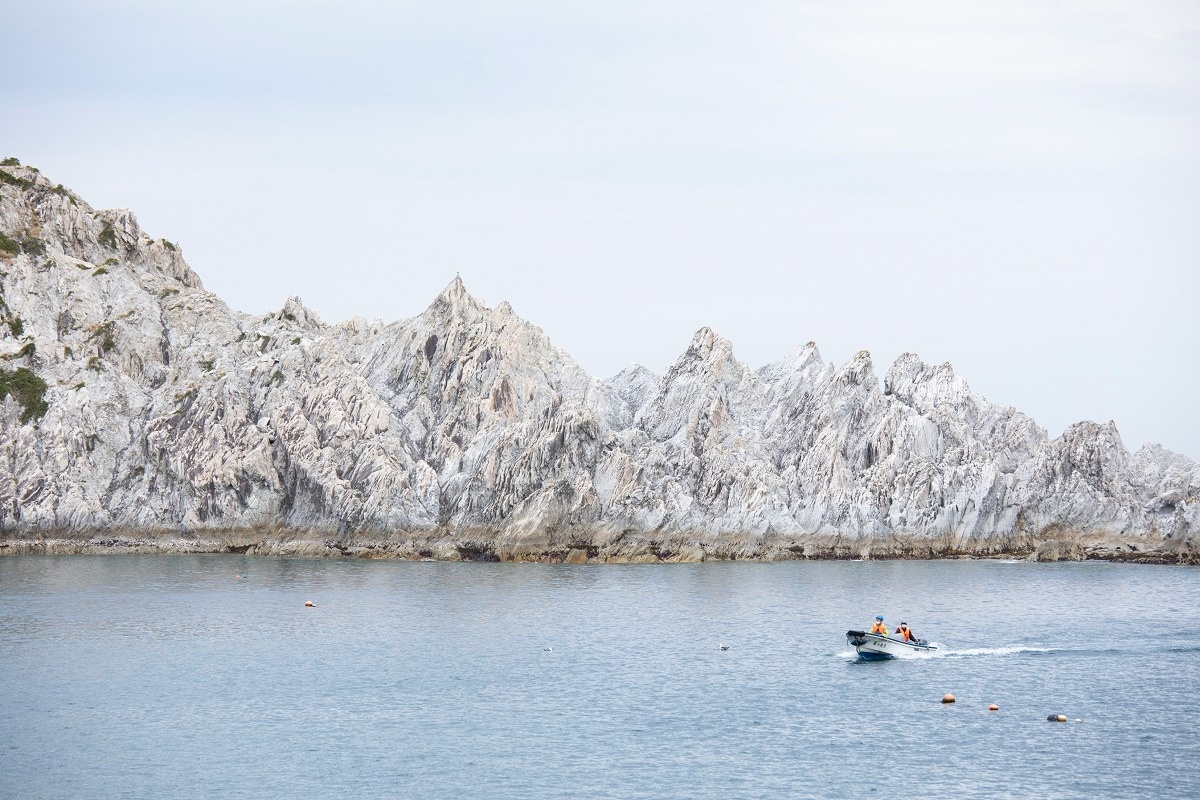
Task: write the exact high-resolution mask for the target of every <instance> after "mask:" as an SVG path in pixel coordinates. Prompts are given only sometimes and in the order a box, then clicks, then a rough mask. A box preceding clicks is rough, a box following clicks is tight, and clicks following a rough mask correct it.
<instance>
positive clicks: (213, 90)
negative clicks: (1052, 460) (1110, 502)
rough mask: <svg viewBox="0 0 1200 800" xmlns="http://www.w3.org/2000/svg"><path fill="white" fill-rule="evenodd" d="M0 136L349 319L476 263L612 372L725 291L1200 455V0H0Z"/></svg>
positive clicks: (193, 244) (794, 336) (1034, 406)
mask: <svg viewBox="0 0 1200 800" xmlns="http://www.w3.org/2000/svg"><path fill="white" fill-rule="evenodd" d="M0 12H2V18H3V19H4V20H5V23H4V27H5V35H4V47H3V51H2V57H0V97H3V98H4V104H5V113H4V118H3V121H2V122H0V156H8V155H11V156H16V157H17V158H19V159H21V161H22V162H23V163H26V164H32V165H34V166H37V167H39V168H40V169H41V170H42V172H43V173H45V174H46V175H47V176H48V177H50V178H51V179H53V180H54V181H56V182H62V183H64V184H65V185H67V186H70V187H71V188H72V189H74V190H75V191H76V192H78V193H79V194H80V195H82V196H83V197H84V199H86V200H87V201H88V202H89V203H91V204H92V205H93V206H95V207H98V208H113V207H127V208H130V209H132V210H133V211H134V213H135V214H136V215H137V216H138V219H139V221H140V222H141V224H142V226H143V227H144V228H145V229H146V230H147V231H148V232H150V233H151V235H154V236H161V237H165V238H167V239H170V240H172V241H176V242H178V243H179V244H180V245H181V246H182V248H183V251H184V254H185V256H186V258H187V260H188V262H189V263H190V264H191V266H192V267H193V269H195V270H196V272H197V273H198V274H199V275H200V277H201V279H202V280H203V281H204V284H205V286H206V287H207V288H208V289H210V290H212V291H214V292H216V293H217V294H218V295H220V296H221V297H222V298H223V299H225V300H226V301H227V302H228V303H229V304H230V305H231V306H233V307H234V308H238V309H241V310H244V311H249V312H254V313H265V312H266V311H269V310H273V309H277V308H279V307H280V306H281V305H282V304H283V302H284V300H285V299H286V298H287V296H289V295H293V294H295V295H299V296H300V297H301V298H303V300H304V302H305V304H306V305H308V306H309V307H311V308H313V309H314V310H316V311H317V312H318V313H319V314H320V315H321V316H322V318H323V319H325V320H326V321H330V322H336V321H339V320H343V319H347V318H350V317H354V316H361V317H366V318H368V319H370V318H380V319H383V320H385V321H391V320H395V319H400V318H406V317H411V316H415V315H416V314H419V313H420V312H421V311H422V310H423V309H424V308H425V307H426V306H427V305H428V304H429V303H430V302H431V301H432V300H433V298H434V297H435V296H436V295H437V293H438V292H439V291H440V290H441V289H442V288H443V287H444V286H445V285H446V284H447V283H449V282H450V281H451V280H452V279H453V278H454V276H455V275H456V274H460V275H461V276H462V279H463V281H464V282H465V283H466V285H467V288H468V289H469V290H470V291H471V292H472V293H473V294H474V295H476V296H477V297H479V298H481V299H482V300H484V301H485V302H487V303H488V304H490V305H495V304H498V303H499V302H501V301H503V300H507V301H509V302H510V303H511V304H512V305H513V307H514V308H515V310H516V311H517V313H519V314H520V315H521V316H523V317H525V318H526V319H528V320H530V321H531V322H533V323H535V324H537V325H539V326H540V327H542V328H543V329H544V330H545V331H546V333H547V334H548V335H549V336H550V338H551V339H552V341H554V342H555V343H556V344H557V345H559V346H561V347H563V348H564V349H565V350H567V352H569V353H570V354H571V355H572V356H573V357H574V358H575V359H576V360H577V361H578V362H579V363H580V364H581V365H582V366H583V367H584V368H585V369H586V370H588V371H589V372H591V373H592V374H595V375H597V376H600V377H605V376H608V375H611V374H614V373H616V372H618V371H619V370H620V369H622V368H623V367H625V366H627V365H629V364H631V363H641V364H643V365H645V366H647V367H649V368H650V369H652V370H654V371H656V372H659V373H662V372H664V371H665V370H666V369H667V368H668V367H669V366H670V365H671V363H673V362H674V360H675V359H676V358H677V357H678V356H679V355H680V354H681V353H682V352H683V351H684V349H685V348H686V346H687V343H688V341H689V340H690V338H691V336H692V334H693V333H694V332H695V331H696V330H697V329H698V328H700V327H701V326H705V325H707V326H710V327H712V328H714V329H715V330H716V331H717V332H718V333H720V334H721V335H723V336H725V337H726V338H728V339H730V340H731V341H732V342H733V345H734V351H735V353H736V354H737V356H738V357H739V358H741V359H742V360H743V361H745V362H747V363H748V364H750V365H751V366H752V367H759V366H762V365H764V364H766V363H769V362H771V361H775V360H777V359H780V358H782V357H784V356H785V355H786V354H787V353H788V352H790V351H791V350H793V349H794V348H796V347H797V346H800V345H803V344H804V343H805V342H808V341H810V340H811V341H815V342H817V344H818V346H819V347H820V349H821V353H822V355H823V357H824V358H825V359H826V360H827V361H832V362H834V363H842V362H845V361H846V360H848V359H849V358H850V357H852V356H853V355H854V353H856V352H857V351H858V350H862V349H867V350H870V351H871V353H872V357H873V362H874V364H875V368H876V371H877V373H878V374H879V375H880V378H881V379H882V376H883V375H884V373H885V372H886V370H887V368H888V366H889V365H890V364H891V362H892V361H893V360H894V359H895V358H896V356H898V355H899V354H901V353H903V352H915V353H918V354H919V355H920V356H921V357H923V358H924V359H925V360H926V361H928V362H931V363H941V362H944V361H949V362H951V363H952V364H953V365H954V367H955V369H956V370H957V371H958V372H959V373H960V374H961V375H963V376H964V377H965V378H966V380H967V381H968V382H969V383H970V385H971V387H972V389H973V390H974V391H976V392H977V393H979V394H982V395H984V396H986V397H987V398H988V399H989V400H991V401H993V402H998V403H1003V404H1008V405H1013V406H1016V407H1017V408H1019V409H1021V410H1022V411H1024V412H1026V413H1028V414H1030V415H1031V416H1033V417H1034V419H1036V420H1037V421H1038V422H1039V423H1041V424H1042V425H1043V426H1045V427H1046V428H1047V430H1048V432H1049V433H1050V435H1051V436H1057V435H1058V434H1060V433H1061V432H1062V430H1063V429H1064V428H1065V427H1066V426H1067V425H1069V424H1071V423H1074V422H1077V421H1079V420H1084V419H1091V420H1095V421H1098V422H1106V421H1108V420H1110V419H1113V420H1115V421H1116V422H1117V425H1118V428H1119V430H1120V431H1121V434H1122V438H1123V440H1124V441H1125V443H1126V444H1127V445H1129V446H1130V447H1131V448H1136V447H1137V446H1140V445H1141V444H1143V443H1145V442H1148V441H1154V442H1161V443H1162V444H1164V445H1165V446H1167V447H1169V448H1171V449H1173V450H1175V451H1177V452H1182V453H1185V454H1187V455H1190V456H1192V457H1193V458H1200V414H1198V413H1197V407H1198V404H1197V400H1198V396H1200V318H1198V317H1200V256H1198V253H1200V4H1198V3H1196V2H1194V0H1183V1H1177V0H1139V1H1138V2H1130V1H1128V0H1088V1H1087V2H1082V1H1078V0H1036V1H1035V0H1004V2H998V1H997V0H977V2H972V3H963V2H961V0H959V1H957V2H952V1H951V0H913V1H912V2H905V1H904V0H899V1H898V0H887V1H886V2H883V1H877V0H844V1H842V2H837V3H832V2H806V1H805V0H789V1H788V2H769V1H766V0H738V1H737V2H714V1H712V0H690V1H689V2H656V1H655V0H637V2H633V1H632V0H630V1H629V2H626V1H625V0H612V1H610V2H593V3H583V2H563V0H553V1H551V0H545V1H541V0H512V2H505V3H497V2H469V1H467V0H439V2H422V3H417V2H391V3H373V2H359V1H358V0H343V1H342V2H337V3H328V2H316V1H315V0H288V2H275V0H239V1H238V2H225V0H206V2H186V1H185V0H175V1H174V2H171V3H162V2H133V1H127V2H104V1H103V0H89V1H88V2H58V1H57V0H44V1H43V2H39V3H29V2H21V1H18V0H0Z"/></svg>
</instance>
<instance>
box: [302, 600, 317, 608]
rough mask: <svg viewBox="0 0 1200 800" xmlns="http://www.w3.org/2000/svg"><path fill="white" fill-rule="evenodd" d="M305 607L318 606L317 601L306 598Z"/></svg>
mask: <svg viewBox="0 0 1200 800" xmlns="http://www.w3.org/2000/svg"><path fill="white" fill-rule="evenodd" d="M304 607H305V608H316V607H317V604H316V603H314V602H313V601H312V600H305V601H304Z"/></svg>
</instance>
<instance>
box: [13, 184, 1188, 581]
mask: <svg viewBox="0 0 1200 800" xmlns="http://www.w3.org/2000/svg"><path fill="white" fill-rule="evenodd" d="M0 169H2V170H3V173H4V174H3V175H0V232H2V233H3V234H4V237H5V238H4V239H3V240H0V291H2V301H3V304H2V308H0V313H2V314H3V321H2V322H0V360H2V361H3V362H4V363H0V368H3V369H4V370H5V372H4V374H5V375H16V370H19V369H20V370H24V372H22V373H21V375H22V378H21V380H22V381H24V383H21V384H20V385H21V386H22V387H30V386H32V387H33V388H25V389H20V390H18V389H12V390H10V391H8V394H7V397H6V399H4V400H3V401H2V402H0V532H2V533H0V552H34V551H63V552H73V551H93V550H105V549H110V550H111V549H121V550H134V551H156V550H189V551H203V550H235V551H239V552H262V553H326V554H338V553H350V554H358V555H395V556H404V557H431V558H479V559H492V558H495V559H541V560H567V561H574V562H578V561H585V560H625V561H657V560H699V559H705V558H793V557H863V556H875V557H880V556H924V555H939V554H941V555H946V554H970V553H979V554H999V553H1007V554H1020V555H1028V556H1030V557H1034V558H1039V557H1040V558H1078V557H1085V556H1103V557H1119V558H1134V559H1147V560H1182V561H1194V560H1196V557H1197V552H1198V549H1200V548H1198V543H1200V535H1198V533H1200V468H1198V466H1197V465H1196V464H1195V463H1194V462H1192V461H1190V460H1189V459H1187V458H1185V457H1183V456H1180V455H1177V454H1174V453H1171V452H1169V451H1167V450H1165V449H1163V448H1162V447H1160V446H1158V445H1147V446H1146V447H1143V448H1141V449H1140V450H1138V451H1137V452H1136V453H1130V452H1129V451H1128V450H1127V449H1126V448H1125V447H1124V445H1123V444H1122V442H1121V439H1120V436H1119V435H1118V433H1117V430H1116V427H1115V426H1114V425H1113V424H1112V423H1111V422H1110V423H1108V424H1105V425H1098V424H1095V423H1091V422H1083V423H1079V424H1077V425H1074V426H1072V427H1071V428H1069V429H1068V430H1067V431H1066V432H1065V433H1064V434H1063V435H1062V436H1060V437H1058V438H1057V439H1050V438H1049V437H1048V436H1047V435H1046V432H1045V430H1043V429H1042V428H1041V427H1039V426H1038V425H1037V424H1036V423H1035V422H1034V421H1033V420H1031V419H1030V418H1029V417H1027V416H1025V415H1023V414H1021V413H1019V412H1017V411H1015V410H1014V409H1012V408H1009V407H1005V406H998V405H993V404H991V403H988V402H987V401H986V400H984V399H983V398H981V397H978V396H976V395H973V394H972V393H971V391H970V388H969V387H968V386H967V384H966V382H965V381H964V380H963V379H962V378H961V377H960V376H959V375H957V374H956V373H955V372H954V370H953V369H952V368H951V367H950V365H949V364H942V365H931V364H926V363H925V362H923V361H922V360H921V359H920V358H918V357H917V356H915V355H912V354H905V355H903V356H901V357H900V358H899V359H897V360H896V362H895V363H894V364H893V365H892V366H891V367H890V368H889V369H888V370H887V372H886V373H885V375H884V376H883V380H882V382H881V381H880V380H879V378H878V376H877V373H876V370H875V367H874V365H873V363H872V361H871V357H870V355H869V354H868V353H866V352H861V353H859V354H857V355H856V356H855V357H854V358H852V359H851V360H850V361H849V362H848V363H846V364H843V365H841V366H838V365H834V364H828V363H825V362H824V361H823V360H822V359H821V356H820V354H819V352H818V351H817V348H816V346H815V345H814V344H812V343H809V344H807V345H804V346H803V347H800V348H798V349H797V350H796V351H794V352H793V353H792V354H791V355H789V356H788V357H787V358H785V359H783V360H782V361H780V362H778V363H776V364H771V365H768V366H766V367H763V368H762V369H759V370H757V371H756V370H752V369H750V368H749V367H747V366H746V365H745V364H743V363H742V362H741V361H739V360H738V359H737V357H736V356H735V355H734V352H733V348H732V346H731V345H730V343H729V342H728V341H727V340H725V339H723V338H721V337H720V336H718V335H717V334H716V333H715V332H713V331H712V330H709V329H708V328H703V329H701V330H700V331H698V332H697V333H696V335H695V336H694V337H693V338H692V341H691V342H690V343H689V345H688V346H687V349H686V350H685V351H684V352H683V354H682V355H681V356H680V357H679V359H678V360H677V361H676V362H675V364H673V365H672V366H671V367H670V369H668V370H667V372H666V374H665V375H663V376H661V377H659V376H656V375H654V374H652V373H651V372H649V371H648V370H646V369H644V368H642V367H636V366H635V367H630V368H629V369H626V370H624V371H623V372H621V373H620V374H618V375H616V376H615V377H613V378H611V379H609V380H607V381H605V380H598V379H596V378H593V377H591V376H589V375H588V374H586V373H585V372H584V371H583V370H582V369H581V368H580V367H579V366H578V365H577V364H576V363H575V362H574V361H573V360H572V359H571V357H570V356H568V355H567V354H566V353H565V352H563V351H562V350H560V349H559V348H557V347H555V346H554V345H553V344H552V343H551V342H550V341H549V339H548V338H547V337H546V336H545V334H544V333H543V332H542V331H541V330H540V329H539V328H537V327H536V326H534V325H531V324H530V323H528V322H526V321H525V320H523V319H521V318H520V317H519V316H517V314H516V313H515V312H514V311H513V309H512V308H511V307H509V306H508V304H507V303H502V304H500V305H499V306H498V307H496V308H489V307H487V306H485V305H484V304H483V303H481V302H480V301H479V300H478V299H476V298H474V297H472V296H471V295H470V294H469V293H468V292H467V290H466V289H465V288H464V286H463V285H462V283H461V282H460V281H459V280H457V279H455V280H454V281H453V282H452V283H451V284H450V285H449V286H448V287H446V289H445V290H444V291H443V292H442V293H441V294H440V295H439V296H438V297H437V298H436V299H435V300H434V302H433V304H432V305H431V306H430V307H429V308H428V309H427V310H426V311H425V312H424V313H422V314H421V315H420V316H417V317H415V318H413V319H408V320H401V321H398V322H394V323H392V324H389V325H384V324H382V323H379V322H366V321H364V320H360V319H355V320H350V321H348V322H343V323H340V324H337V325H328V324H325V323H324V322H322V321H321V320H320V319H319V318H318V317H317V315H316V314H314V313H313V312H312V311H311V310H309V309H307V308H305V307H304V306H303V304H302V303H301V302H300V301H299V300H298V299H297V298H290V299H288V300H287V302H286V303H285V304H284V305H283V307H282V308H281V309H280V310H279V311H277V312H274V313H271V314H267V315H265V316H259V317H255V316H251V315H248V314H243V313H240V312H236V311H233V310H231V309H230V308H229V307H228V306H226V305H225V304H224V303H223V302H222V301H221V300H220V299H219V298H217V297H215V296H214V295H212V294H210V293H209V292H207V291H205V290H204V288H203V286H202V284H201V282H200V280H199V278H197V277H196V275H195V273H193V272H192V270H191V269H190V268H189V267H188V265H187V264H186V263H185V262H184V260H183V258H182V255H181V253H180V251H179V248H178V247H176V246H175V245H173V244H171V243H170V242H168V241H166V240H163V239H155V238H152V237H151V236H149V235H148V234H147V233H146V232H144V231H143V230H142V229H141V228H140V226H139V225H138V222H137V220H136V218H135V217H134V216H133V215H132V214H131V213H129V212H128V211H126V210H118V211H96V210H94V209H92V208H91V207H89V206H88V205H87V204H86V203H85V202H84V201H83V200H82V199H80V198H79V197H78V196H76V195H75V194H74V193H73V192H71V191H70V190H68V189H65V188H63V187H62V186H60V185H55V184H53V183H51V182H50V181H48V180H47V179H46V178H45V177H43V176H42V175H40V174H39V173H38V172H37V171H36V170H33V169H31V168H28V167H22V166H19V165H14V164H8V165H6V166H4V167H3V168H0ZM31 375H32V376H34V377H36V378H37V379H38V380H40V381H44V382H45V387H44V392H42V395H41V398H40V399H41V401H42V402H43V403H44V407H42V406H37V405H36V404H34V405H31V403H32V398H31V395H32V394H36V384H34V383H30V381H31V380H32V379H31V378H30V377H29V376H31ZM4 385H6V386H7V385H8V384H4Z"/></svg>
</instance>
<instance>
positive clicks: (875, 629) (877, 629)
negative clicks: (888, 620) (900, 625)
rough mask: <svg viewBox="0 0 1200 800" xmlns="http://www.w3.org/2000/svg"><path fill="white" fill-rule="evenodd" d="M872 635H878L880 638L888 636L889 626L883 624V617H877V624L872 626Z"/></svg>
mask: <svg viewBox="0 0 1200 800" xmlns="http://www.w3.org/2000/svg"><path fill="white" fill-rule="evenodd" d="M871 633H878V634H879V635H880V636H887V635H888V629H887V625H884V624H883V616H882V615H881V616H877V617H875V624H874V625H872V626H871Z"/></svg>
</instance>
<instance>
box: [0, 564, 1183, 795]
mask: <svg viewBox="0 0 1200 800" xmlns="http://www.w3.org/2000/svg"><path fill="white" fill-rule="evenodd" d="M238 575H241V576H242V577H241V578H238V577H237V576H238ZM306 600H312V601H313V602H314V603H316V607H315V608H305V607H304V602H305V601H306ZM876 612H881V613H883V614H885V615H886V616H887V617H888V622H889V623H893V624H894V623H895V622H897V621H899V620H900V619H901V618H903V619H905V620H906V621H908V622H909V623H910V624H911V626H912V627H913V629H914V630H915V631H916V633H917V634H918V635H920V636H922V637H925V638H928V639H931V640H933V641H935V642H937V643H939V644H940V645H941V652H940V654H939V655H938V656H936V657H932V658H927V659H920V660H909V661H890V662H882V663H857V662H855V661H854V660H853V658H852V656H853V652H852V650H851V649H850V648H849V647H848V646H847V645H846V642H845V637H844V634H845V631H846V630H847V629H848V628H862V627H863V626H867V625H869V623H870V620H871V617H873V616H874V615H875V613H876ZM1198 613H1200V571H1198V570H1196V569H1194V568H1186V567H1162V566H1133V565H1112V564H1103V563H1084V564H1054V565H1049V564H1024V563H1004V562H995V561H935V562H916V561H898V562H862V563H857V562H790V563H778V564H758V563H715V564H714V563H710V564H689V565H684V564H680V565H652V566H614V565H607V566H551V565H533V564H449V563H408V562H398V561H352V560H345V561H341V560H292V559H277V560H276V559H267V558H245V557H239V556H144V557H143V556H100V557H88V556H68V557H23V556H22V557H7V558H2V559H0V671H2V672H0V674H2V676H3V684H2V686H0V797H3V798H183V797H247V798H289V799H290V798H335V797H337V798H341V797H347V798H350V797H352V798H391V797H397V798H407V797H414V798H423V797H430V798H523V799H524V798H601V797H604V798H608V797H611V798H709V797H711V798H785V797H786V798H792V797H867V796H874V795H877V794H886V795H898V796H905V795H911V796H927V797H951V796H953V797H1038V798H1045V797H1080V798H1082V797H1096V796H1105V797H1187V796H1192V797H1195V796H1200V778H1198V777H1197V772H1196V770H1197V767H1198V766H1200V737H1198V731H1200V705H1198V704H1197V694H1198V693H1200V631H1198V630H1197V622H1196V616H1197V614H1198ZM722 645H724V646H726V647H727V648H728V649H726V650H722V649H721V646H722ZM947 692H952V693H953V694H955V695H956V696H957V698H958V702H957V703H956V704H954V705H952V706H946V705H943V704H941V703H940V702H939V700H940V698H941V697H942V695H944V694H945V693H947ZM989 703H996V704H998V705H999V706H1000V711H999V712H989V711H987V705H988V704H989ZM1051 713H1055V714H1057V713H1062V714H1066V715H1067V716H1068V717H1070V718H1071V720H1072V721H1071V722H1069V723H1066V724H1062V723H1050V722H1047V721H1046V717H1047V715H1048V714H1051ZM1075 719H1081V720H1082V722H1079V723H1076V722H1075V721H1074V720H1075Z"/></svg>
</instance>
